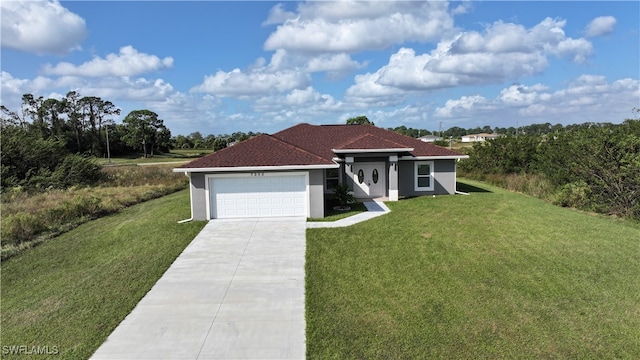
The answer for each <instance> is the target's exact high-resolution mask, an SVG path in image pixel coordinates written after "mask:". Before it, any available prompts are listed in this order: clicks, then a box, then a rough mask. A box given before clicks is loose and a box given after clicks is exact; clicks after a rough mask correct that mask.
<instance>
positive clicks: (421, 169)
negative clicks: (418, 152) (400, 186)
mask: <svg viewBox="0 0 640 360" xmlns="http://www.w3.org/2000/svg"><path fill="white" fill-rule="evenodd" d="M415 176H416V177H415V191H433V161H416V162H415Z"/></svg>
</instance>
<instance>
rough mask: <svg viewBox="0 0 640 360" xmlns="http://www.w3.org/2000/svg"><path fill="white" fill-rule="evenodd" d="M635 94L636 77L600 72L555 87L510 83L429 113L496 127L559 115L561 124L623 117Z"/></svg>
mask: <svg viewBox="0 0 640 360" xmlns="http://www.w3.org/2000/svg"><path fill="white" fill-rule="evenodd" d="M639 97H640V80H637V79H630V78H626V79H619V80H616V81H613V82H608V81H607V80H606V78H605V77H603V76H600V75H582V76H579V77H578V78H576V79H574V81H572V82H571V83H570V84H569V85H568V86H567V87H566V88H564V89H559V90H551V89H550V88H548V87H547V86H545V85H543V84H535V85H531V86H527V85H522V84H513V85H510V86H509V87H507V88H505V89H503V90H502V91H500V93H499V95H498V96H496V98H494V99H489V98H485V97H483V96H480V95H471V96H462V97H460V98H459V99H450V100H448V101H446V102H445V104H444V105H443V106H441V107H438V108H436V109H435V110H434V112H433V115H434V118H440V119H447V118H448V119H455V120H457V121H460V120H461V119H478V118H487V119H492V121H491V122H492V124H493V125H500V126H514V125H515V122H516V120H518V121H519V122H520V124H525V123H545V122H548V119H549V118H558V115H562V119H563V123H564V124H570V123H583V122H586V121H596V122H604V121H610V122H618V121H621V120H622V119H624V118H625V117H626V116H627V114H628V113H629V109H631V108H632V107H634V106H637V99H638V98H639ZM612 109H613V110H612ZM497 122H501V123H502V124H497Z"/></svg>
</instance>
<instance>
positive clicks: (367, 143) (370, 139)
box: [335, 134, 407, 150]
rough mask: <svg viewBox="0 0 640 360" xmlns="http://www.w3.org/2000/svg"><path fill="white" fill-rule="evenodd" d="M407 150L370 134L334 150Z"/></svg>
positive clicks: (395, 143) (402, 146)
mask: <svg viewBox="0 0 640 360" xmlns="http://www.w3.org/2000/svg"><path fill="white" fill-rule="evenodd" d="M401 148H407V146H404V145H401V144H398V143H397V142H394V141H390V140H387V139H383V138H381V137H379V136H375V135H372V134H366V135H362V136H360V137H358V138H356V139H354V140H353V141H351V142H349V143H346V144H343V145H340V146H339V147H337V148H335V150H355V149H366V150H374V149H401Z"/></svg>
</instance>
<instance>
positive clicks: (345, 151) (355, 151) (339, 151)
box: [331, 148, 414, 154]
mask: <svg viewBox="0 0 640 360" xmlns="http://www.w3.org/2000/svg"><path fill="white" fill-rule="evenodd" d="M413 150H414V149H413V148H389V149H331V151H333V152H334V153H335V154H349V153H351V154H361V153H384V152H412V151H413Z"/></svg>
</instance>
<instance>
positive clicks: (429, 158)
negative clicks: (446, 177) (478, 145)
mask: <svg viewBox="0 0 640 360" xmlns="http://www.w3.org/2000/svg"><path fill="white" fill-rule="evenodd" d="M468 158H469V155H441V156H402V157H400V158H398V160H409V161H411V160H413V161H415V160H458V159H468Z"/></svg>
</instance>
